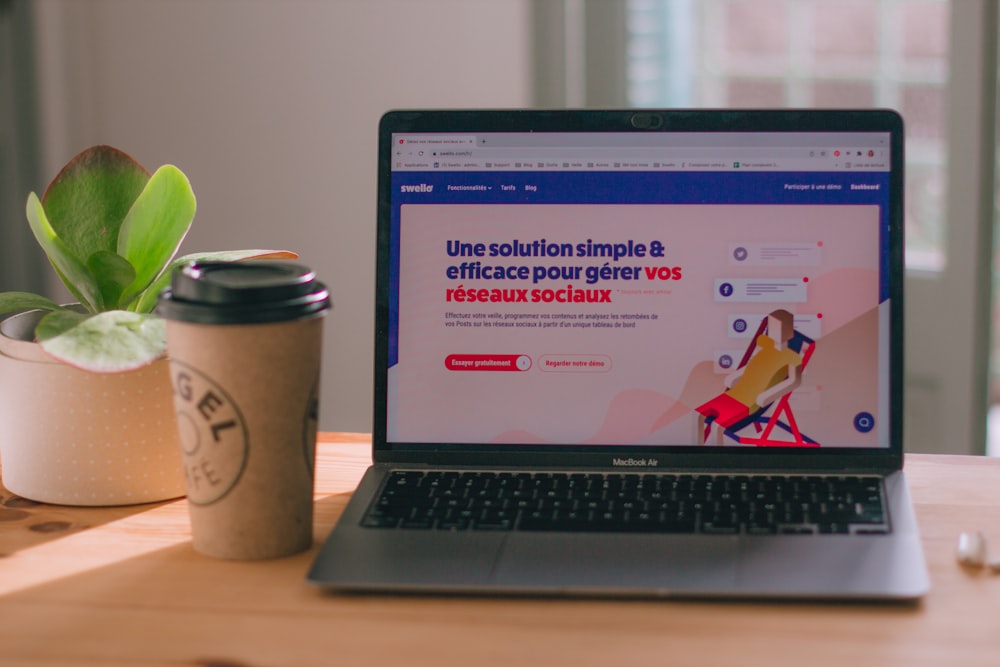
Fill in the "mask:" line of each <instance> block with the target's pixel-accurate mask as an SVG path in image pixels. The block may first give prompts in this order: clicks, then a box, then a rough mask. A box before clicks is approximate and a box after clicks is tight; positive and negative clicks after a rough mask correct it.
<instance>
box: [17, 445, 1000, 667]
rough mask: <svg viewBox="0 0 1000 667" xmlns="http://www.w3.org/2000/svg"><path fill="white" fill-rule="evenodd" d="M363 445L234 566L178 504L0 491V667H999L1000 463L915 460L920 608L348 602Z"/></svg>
mask: <svg viewBox="0 0 1000 667" xmlns="http://www.w3.org/2000/svg"><path fill="white" fill-rule="evenodd" d="M370 460H371V459H370V451H369V440H368V436H367V435H365V434H332V433H324V434H321V439H320V443H319V446H318V448H317V474H316V514H315V523H314V536H315V540H316V542H317V544H316V545H314V547H313V548H312V549H311V550H310V551H308V552H305V553H302V554H299V555H296V556H292V557H289V558H283V559H278V560H272V561H264V562H231V561H222V560H216V559H212V558H209V557H207V556H202V555H200V554H198V553H196V552H194V550H193V549H192V548H191V542H190V530H189V526H188V518H187V505H186V501H185V500H183V499H180V500H176V501H171V502H165V503H157V504H152V505H139V506H133V507H112V508H74V507H59V506H52V505H41V504H37V503H33V502H30V501H26V500H24V499H21V498H18V497H16V496H12V495H11V494H10V493H9V492H7V491H6V490H4V489H2V488H0V665H3V666H4V667H7V666H11V665H37V666H46V667H51V666H55V665H74V666H79V665H83V666H90V665H122V666H124V665H139V666H145V665H164V666H166V665H171V666H182V665H193V666H197V665H200V666H204V667H208V666H212V665H218V666H233V667H235V666H265V665H294V666H310V665H350V666H354V665H386V666H397V665H400V666H402V665H407V666H409V665H435V666H436V667H438V666H441V665H477V666H478V665H505V666H510V665H514V664H516V665H573V666H579V665H601V666H602V667H625V666H626V665H727V666H728V665H769V666H783V665H794V666H795V667H800V666H804V665H809V666H812V665H837V666H838V667H846V666H850V667H857V666H860V665H879V666H884V665H906V666H908V667H909V666H913V665H935V666H941V665H946V666H949V667H957V666H965V665H974V666H975V665H983V666H984V667H986V666H989V667H997V666H998V665H1000V575H996V574H991V573H989V572H988V571H986V570H969V569H964V568H962V567H959V566H958V565H957V564H956V562H955V558H954V549H955V544H956V541H957V537H958V534H959V533H960V532H961V531H963V530H976V529H978V530H981V531H983V533H984V534H985V535H986V536H987V538H988V539H990V540H991V541H992V543H993V544H995V545H996V546H995V548H994V555H997V556H1000V460H998V459H990V458H980V457H961V456H937V455H912V456H910V457H909V458H908V459H907V462H906V469H907V475H908V477H909V480H910V486H911V491H912V494H913V496H914V500H915V503H916V509H917V516H918V520H919V523H920V529H921V534H922V538H923V543H924V547H925V554H926V556H927V560H928V564H929V567H930V570H931V581H932V587H933V588H932V591H931V593H930V595H929V596H928V597H927V598H926V599H925V600H923V601H922V602H921V603H919V604H916V605H896V604H860V603H837V604H833V603H776V602H756V603H755V602H732V601H717V602H693V601H635V600H589V599H583V600H580V599H523V598H484V597H469V598H460V597H431V596H419V597H418V596H408V597H396V596H371V597H368V596H341V595H332V594H325V593H321V592H319V591H317V590H315V589H313V588H312V587H310V586H309V585H307V584H306V582H305V574H306V570H307V569H308V567H309V564H310V562H311V561H312V558H313V557H314V555H315V552H316V548H317V547H318V543H319V542H320V541H321V540H322V539H323V538H325V537H326V535H327V533H328V532H329V531H330V529H331V527H332V526H333V524H334V522H335V521H336V519H337V517H338V516H339V514H340V512H341V511H342V509H343V507H344V504H345V503H346V500H347V498H348V497H349V494H350V493H351V491H352V490H353V489H354V488H355V485H356V484H357V482H358V480H359V479H360V477H361V475H362V473H363V471H364V469H365V467H366V466H367V465H368V464H369V463H370Z"/></svg>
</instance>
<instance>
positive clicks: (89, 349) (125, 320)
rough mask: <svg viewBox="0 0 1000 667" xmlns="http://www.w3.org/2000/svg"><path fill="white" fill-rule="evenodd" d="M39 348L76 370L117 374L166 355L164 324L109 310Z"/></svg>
mask: <svg viewBox="0 0 1000 667" xmlns="http://www.w3.org/2000/svg"><path fill="white" fill-rule="evenodd" d="M41 345H42V349H44V350H45V351H46V352H48V353H49V354H50V355H52V356H53V357H55V358H56V359H59V360H60V361H63V362H65V363H67V364H70V365H72V366H76V367H77V368H81V369H83V370H86V371H92V372H95V373H119V372H122V371H129V370H134V369H136V368H141V367H143V366H146V365H148V364H150V363H152V362H153V361H156V360H157V359H159V358H160V357H162V356H163V355H164V354H166V351H167V343H166V322H164V321H163V320H162V319H160V318H158V317H154V316H151V315H140V314H138V313H132V312H128V311H125V310H109V311H107V312H104V313H98V314H97V315H93V316H91V317H89V318H87V319H86V320H84V321H83V322H81V323H79V324H78V325H76V326H75V327H73V328H71V329H69V330H68V331H66V332H65V333H63V334H60V335H58V336H56V337H54V338H49V339H48V340H44V341H42V343H41Z"/></svg>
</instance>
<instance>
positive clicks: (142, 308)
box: [131, 250, 298, 313]
mask: <svg viewBox="0 0 1000 667" xmlns="http://www.w3.org/2000/svg"><path fill="white" fill-rule="evenodd" d="M297 257H298V255H297V254H295V253H294V252H291V251H288V250H220V251H218V252H200V253H193V254H191V255H184V256H183V257H178V258H177V259H175V260H174V261H173V262H171V263H170V266H168V267H167V268H166V270H165V271H164V272H163V273H161V274H160V275H159V277H157V279H156V280H155V281H154V282H153V283H152V284H151V285H150V286H149V287H148V288H146V291H145V292H143V293H142V295H141V296H140V297H139V300H138V301H137V302H136V303H134V304H132V306H131V308H132V310H134V311H135V312H137V313H149V312H152V311H153V308H155V307H156V300H157V298H158V297H159V296H160V292H162V291H163V290H164V289H165V288H166V287H168V286H169V285H170V274H172V273H173V272H174V269H175V268H177V267H178V266H183V265H184V264H187V263H188V262H238V261H240V260H244V259H295V258H297Z"/></svg>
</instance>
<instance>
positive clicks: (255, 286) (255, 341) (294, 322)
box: [157, 261, 330, 560]
mask: <svg viewBox="0 0 1000 667" xmlns="http://www.w3.org/2000/svg"><path fill="white" fill-rule="evenodd" d="M329 309H330V294H329V292H328V291H327V289H326V287H325V286H324V285H323V284H322V283H320V282H318V281H317V280H316V276H315V274H314V273H313V272H312V271H310V270H309V269H307V268H305V267H303V266H300V265H297V264H293V263H287V262H271V261H246V262H191V263H189V264H186V265H184V266H182V267H179V268H177V269H176V270H175V271H174V273H173V275H172V276H171V285H170V288H169V289H167V290H164V292H163V294H161V295H160V301H159V304H158V306H157V312H158V313H159V314H160V315H162V316H163V317H164V319H165V320H166V325H167V350H168V355H169V357H170V375H171V380H172V382H173V388H174V404H175V407H176V412H177V428H178V431H179V436H180V443H181V458H182V460H183V465H184V474H185V481H186V484H187V496H188V502H189V506H190V512H191V533H192V538H193V543H194V548H195V550H196V551H199V552H200V553H203V554H207V555H210V556H216V557H219V558H229V559H239V560H256V559H264V558H278V557H281V556H288V555H291V554H294V553H298V552H300V551H303V550H305V549H308V548H309V547H310V546H311V545H312V514H313V470H314V467H315V449H316V428H317V414H318V404H319V379H320V353H321V348H322V336H323V315H324V314H325V313H326V312H327V311H328V310H329Z"/></svg>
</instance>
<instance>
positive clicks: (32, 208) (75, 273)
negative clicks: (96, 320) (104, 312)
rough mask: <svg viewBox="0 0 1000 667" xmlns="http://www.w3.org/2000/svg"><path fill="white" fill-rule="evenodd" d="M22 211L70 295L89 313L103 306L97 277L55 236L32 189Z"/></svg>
mask: <svg viewBox="0 0 1000 667" xmlns="http://www.w3.org/2000/svg"><path fill="white" fill-rule="evenodd" d="M25 213H26V214H27V216H28V224H29V225H30V226H31V232H32V233H33V234H34V235H35V240H37V241H38V244H39V245H40V246H41V247H42V250H44V251H45V254H46V255H48V258H49V262H51V263H52V266H53V267H54V268H55V270H56V273H58V274H59V277H60V278H61V279H62V281H63V283H64V284H65V285H66V287H67V288H69V291H70V292H72V293H73V296H75V297H76V298H77V299H78V300H79V301H80V303H81V304H83V306H84V307H85V308H86V309H87V310H89V311H91V312H96V311H98V310H101V309H103V308H104V299H103V298H102V296H101V291H100V288H99V287H98V285H97V279H96V278H95V277H94V275H93V274H92V273H91V272H90V270H89V269H88V268H87V266H86V265H85V264H84V263H83V262H82V261H80V260H79V259H78V258H77V256H76V255H74V254H73V252H72V251H71V250H70V249H69V248H68V247H67V246H66V244H65V243H63V242H62V239H60V238H59V236H57V235H56V232H55V230H54V229H53V228H52V225H51V224H49V219H48V216H46V214H45V213H46V212H45V209H43V208H42V203H41V202H40V201H38V196H37V195H36V194H35V193H34V192H32V193H31V194H29V195H28V204H27V207H26V210H25Z"/></svg>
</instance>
